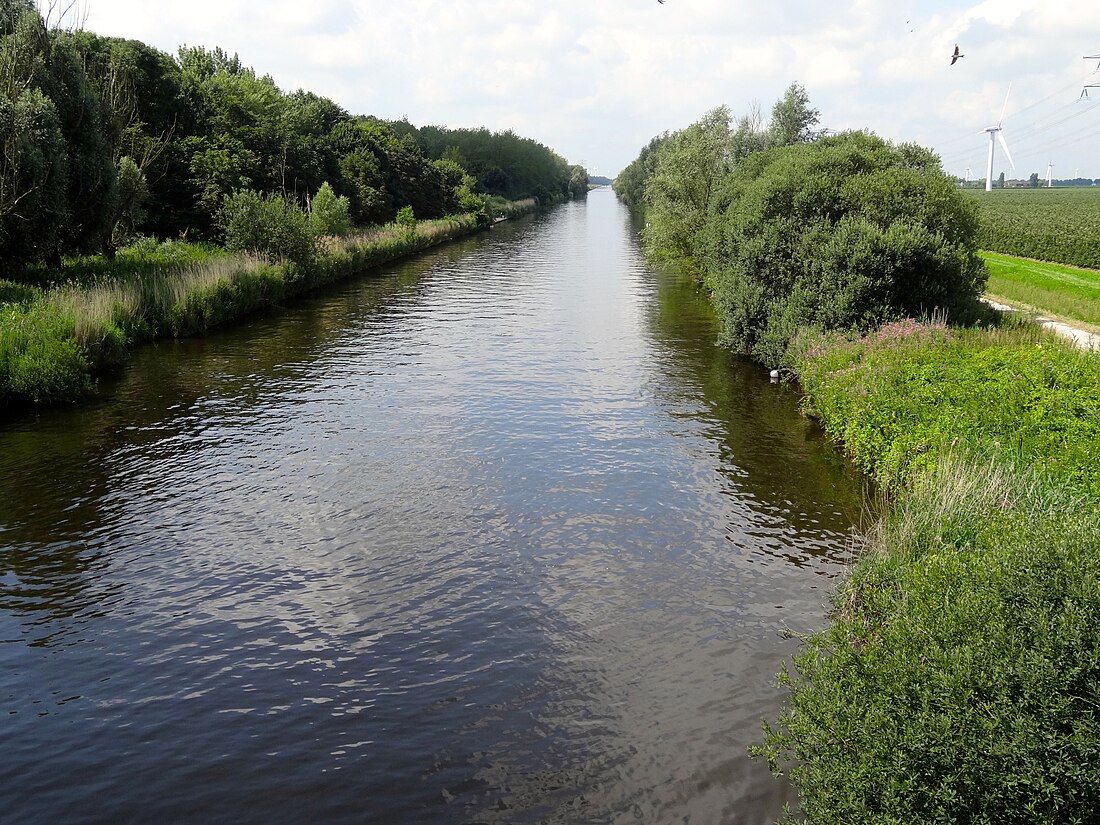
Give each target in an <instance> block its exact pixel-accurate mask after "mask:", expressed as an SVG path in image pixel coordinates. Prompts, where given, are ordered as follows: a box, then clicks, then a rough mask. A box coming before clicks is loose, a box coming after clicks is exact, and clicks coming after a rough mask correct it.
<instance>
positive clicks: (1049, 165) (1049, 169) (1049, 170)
mask: <svg viewBox="0 0 1100 825" xmlns="http://www.w3.org/2000/svg"><path fill="white" fill-rule="evenodd" d="M1053 174H1054V164H1053V163H1051V162H1050V161H1047V189H1050V188H1051V185H1052V184H1051V180H1050V179H1051V176H1052V175H1053Z"/></svg>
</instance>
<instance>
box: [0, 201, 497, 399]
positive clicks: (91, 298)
mask: <svg viewBox="0 0 1100 825" xmlns="http://www.w3.org/2000/svg"><path fill="white" fill-rule="evenodd" d="M477 228H478V225H477V219H476V217H475V216H473V215H459V216H456V217H452V218H445V219H441V220H431V221H417V223H416V225H415V226H409V227H399V226H395V225H389V226H384V227H375V228H373V229H370V230H367V231H364V232H361V233H359V234H356V235H350V236H348V237H344V238H323V239H321V241H320V243H319V251H318V254H317V256H316V258H315V259H314V260H312V261H310V262H309V263H308V264H307V265H304V266H299V265H297V264H294V263H291V262H287V261H278V262H274V263H272V262H268V261H264V260H262V259H260V258H256V257H253V256H249V255H240V254H229V253H227V252H225V251H224V250H220V249H218V248H216V247H210V246H205V245H203V246H197V245H193V244H183V243H182V242H178V241H174V242H167V243H164V244H157V243H155V242H148V241H143V242H142V243H141V244H139V245H138V246H137V247H134V248H128V249H125V250H120V251H119V254H118V256H117V259H116V260H115V261H114V262H108V261H104V260H103V259H101V258H94V257H93V258H81V259H74V260H72V261H69V262H68V263H67V266H66V267H65V268H63V269H62V270H61V271H60V272H57V271H53V272H51V271H48V270H41V271H39V272H36V273H31V277H32V280H33V281H37V282H38V283H40V284H43V286H35V285H27V284H20V283H14V282H10V281H0V410H3V409H4V408H6V407H18V406H24V405H27V404H40V403H55V402H60V401H70V400H75V399H76V398H79V397H80V396H81V395H83V394H85V393H86V392H88V391H89V390H90V389H91V387H92V386H93V382H92V376H93V375H94V373H95V372H97V371H99V370H103V369H106V368H109V367H111V366H114V365H116V364H118V363H119V362H120V361H121V360H122V359H123V358H124V357H125V354H126V352H127V350H128V349H129V348H130V347H132V346H134V345H135V344H137V343H139V342H141V341H145V340H149V339H152V338H156V337H161V336H168V335H171V336H177V337H178V336H190V335H200V334H202V333H203V332H205V331H206V330H208V329H211V328H214V327H217V326H221V325H223V324H226V323H229V322H231V321H233V320H235V319H237V318H240V317H242V316H245V315H248V314H249V313H253V312H256V311H257V310H261V309H264V308H265V307H270V306H272V305H274V304H277V303H279V302H281V301H283V300H286V299H288V298H291V297H293V296H295V295H299V294H301V293H303V292H305V291H307V290H309V289H313V288H315V287H318V286H320V285H322V284H325V283H329V282H332V281H335V280H338V279H340V278H345V277H348V276H350V275H353V274H355V273H358V272H362V271H364V270H366V269H369V268H370V267H373V266H377V265H380V264H382V263H385V262H387V261H390V260H394V259H396V258H398V257H401V256H403V255H409V254H412V253H414V252H417V251H419V250H422V249H426V248H428V247H430V246H433V245H435V244H439V243H442V242H444V241H446V240H449V239H451V238H456V237H460V236H462V235H466V234H469V233H470V232H473V231H475V230H476V229H477Z"/></svg>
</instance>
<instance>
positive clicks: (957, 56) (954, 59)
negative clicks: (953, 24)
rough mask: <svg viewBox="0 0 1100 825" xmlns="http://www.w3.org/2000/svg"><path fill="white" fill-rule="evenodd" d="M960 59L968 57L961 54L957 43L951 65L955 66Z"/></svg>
mask: <svg viewBox="0 0 1100 825" xmlns="http://www.w3.org/2000/svg"><path fill="white" fill-rule="evenodd" d="M960 57H966V55H965V54H959V44H958V43H956V44H955V53H954V54H953V55H951V65H952V66H954V65H955V61H956V60H958V59H959V58H960Z"/></svg>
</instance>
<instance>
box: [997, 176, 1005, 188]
mask: <svg viewBox="0 0 1100 825" xmlns="http://www.w3.org/2000/svg"><path fill="white" fill-rule="evenodd" d="M997 188H998V189H1004V188H1005V173H1004V172H1001V176H1000V177H999V178H997Z"/></svg>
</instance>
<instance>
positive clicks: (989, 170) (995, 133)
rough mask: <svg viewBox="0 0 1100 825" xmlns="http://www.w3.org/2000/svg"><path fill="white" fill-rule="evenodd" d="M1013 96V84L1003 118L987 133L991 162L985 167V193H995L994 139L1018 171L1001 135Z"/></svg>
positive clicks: (1009, 85) (1010, 87)
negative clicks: (1003, 122) (1002, 123)
mask: <svg viewBox="0 0 1100 825" xmlns="http://www.w3.org/2000/svg"><path fill="white" fill-rule="evenodd" d="M1010 94H1012V84H1011V83H1009V84H1008V93H1007V94H1005V103H1004V106H1002V107H1001V116H1000V117H999V118H997V125H996V126H990V127H989V128H988V129H986V130H985V131H987V132H988V133H989V160H988V161H987V162H986V165H985V191H986V192H992V191H993V138H994V137H996V139H997V140H998V141H999V142H1000V144H1001V148H1002V149H1004V150H1005V157H1006V158H1008V165H1009V166H1011V167H1012V171H1013V172H1015V171H1016V164H1015V163H1013V162H1012V153H1011V152H1009V151H1008V144H1007V143H1005V138H1004V135H1002V134H1001V121H1003V120H1004V119H1005V109H1007V108H1008V95H1010Z"/></svg>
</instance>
